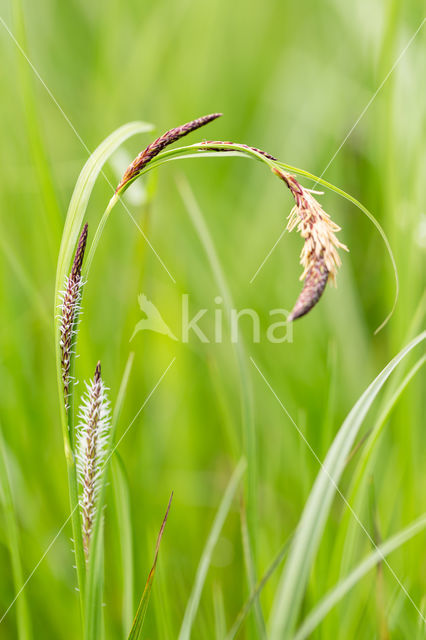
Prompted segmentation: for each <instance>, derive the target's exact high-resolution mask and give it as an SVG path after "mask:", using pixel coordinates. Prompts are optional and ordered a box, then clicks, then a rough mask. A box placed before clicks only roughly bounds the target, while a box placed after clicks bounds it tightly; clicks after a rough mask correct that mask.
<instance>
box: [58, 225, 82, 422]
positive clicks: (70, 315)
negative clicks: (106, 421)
mask: <svg viewBox="0 0 426 640" xmlns="http://www.w3.org/2000/svg"><path fill="white" fill-rule="evenodd" d="M87 232H88V225H87V223H86V224H85V225H84V227H83V229H82V231H81V234H80V238H79V240H78V244H77V249H76V252H75V255H74V260H73V263H72V267H71V273H70V274H69V276H66V277H65V283H64V289H63V291H61V292H60V294H59V299H60V315H59V319H60V322H59V331H60V337H59V346H60V353H61V375H62V385H63V393H64V403H65V409H66V410H68V397H69V393H70V380H71V378H70V367H71V355H72V350H73V346H74V337H75V335H76V330H77V329H76V322H77V319H78V315H79V312H80V310H81V307H80V303H81V289H82V286H83V282H82V279H81V267H82V265H83V258H84V252H85V249H86V244H87Z"/></svg>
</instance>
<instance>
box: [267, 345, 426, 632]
mask: <svg viewBox="0 0 426 640" xmlns="http://www.w3.org/2000/svg"><path fill="white" fill-rule="evenodd" d="M425 338H426V332H423V333H421V334H420V335H419V336H417V337H416V338H415V339H414V340H412V341H411V342H410V343H409V344H408V345H407V346H406V347H405V348H404V349H402V351H400V352H399V353H398V355H397V356H395V358H393V360H392V361H391V362H390V363H389V364H388V365H387V366H386V367H385V368H384V369H383V370H382V372H381V373H380V374H379V375H378V376H377V378H376V379H375V380H374V381H373V382H372V383H371V384H370V386H369V387H368V388H367V390H366V391H365V392H364V393H363V395H362V396H361V397H360V399H359V400H358V402H357V403H356V404H355V405H354V407H353V408H352V410H351V411H350V413H349V415H348V416H347V418H346V420H345V421H344V423H343V424H342V426H341V428H340V430H339V432H338V433H337V435H336V437H335V439H334V441H333V444H332V445H331V447H330V449H329V451H328V453H327V456H326V458H325V461H324V464H323V466H322V468H321V470H320V472H319V473H318V475H317V478H316V480H315V484H314V486H313V489H312V491H311V493H310V495H309V498H308V500H307V502H306V505H305V508H304V510H303V513H302V517H301V518H300V521H299V524H298V527H297V531H296V534H295V538H294V542H293V545H292V548H291V551H290V555H289V558H288V561H287V563H286V566H285V568H284V571H283V574H282V577H281V580H280V583H279V586H278V589H277V594H276V596H275V600H274V604H273V609H272V614H271V619H270V629H271V632H270V638H271V640H278V639H279V640H285V639H287V638H290V637H291V636H292V634H293V632H294V628H295V625H296V621H297V617H298V614H299V611H300V606H301V603H302V599H303V594H304V592H305V588H306V584H307V581H308V578H309V573H310V570H311V568H312V565H313V562H314V560H315V556H316V553H317V549H318V546H319V543H320V540H321V537H322V533H323V531H324V527H325V523H326V519H327V516H328V514H329V511H330V508H331V503H332V500H333V496H334V494H335V493H336V491H337V489H338V482H339V480H340V476H341V474H342V472H343V469H344V467H345V461H346V458H347V456H348V455H349V453H350V451H351V449H352V446H353V443H354V440H355V438H356V435H357V433H358V431H359V429H360V427H361V424H362V422H363V420H364V418H365V416H366V414H367V412H368V410H369V408H370V407H371V404H372V403H373V401H374V399H375V397H376V396H377V394H378V393H379V391H380V389H381V388H382V386H383V385H384V383H385V381H386V380H387V378H388V377H389V375H390V374H391V373H392V371H393V370H394V369H395V367H396V366H397V365H398V363H399V362H401V360H402V359H403V358H404V357H405V356H406V355H407V354H408V353H409V352H410V351H411V350H412V349H413V348H414V347H415V346H416V345H417V344H419V343H420V342H422V341H423V340H424V339H425Z"/></svg>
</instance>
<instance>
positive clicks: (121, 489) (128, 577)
mask: <svg viewBox="0 0 426 640" xmlns="http://www.w3.org/2000/svg"><path fill="white" fill-rule="evenodd" d="M111 475H112V488H113V494H114V503H115V512H116V515H117V531H118V539H119V544H120V553H121V563H120V564H121V574H122V576H123V598H122V614H121V616H122V624H123V634H124V635H125V634H126V633H127V631H128V629H130V627H131V624H132V620H133V611H134V607H133V602H134V595H133V537H132V516H131V509H130V491H129V483H128V480H127V475H126V471H125V468H124V464H123V461H122V460H121V458H120V456H119V455H118V453H117V452H115V454H114V456H113V459H112V466H111Z"/></svg>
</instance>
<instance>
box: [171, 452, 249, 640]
mask: <svg viewBox="0 0 426 640" xmlns="http://www.w3.org/2000/svg"><path fill="white" fill-rule="evenodd" d="M245 469H246V461H245V460H244V459H242V460H240V462H239V463H238V466H237V467H236V469H235V471H234V473H233V474H232V477H231V479H230V481H229V484H228V486H227V488H226V491H225V494H224V496H223V498H222V502H221V503H220V505H219V509H218V511H217V514H216V517H215V519H214V520H213V524H212V527H211V529H210V533H209V536H208V538H207V542H206V545H205V547H204V550H203V553H202V554H201V559H200V563H199V565H198V569H197V573H196V576H195V581H194V586H193V588H192V592H191V595H190V596H189V600H188V604H187V605H186V610H185V615H184V617H183V621H182V626H181V628H180V632H179V636H178V640H189V638H190V637H191V631H192V625H193V624H194V620H195V616H196V614H197V610H198V605H199V604H200V599H201V593H202V591H203V587H204V583H205V581H206V576H207V571H208V569H209V566H210V561H211V557H212V553H213V550H214V548H215V546H216V543H217V541H218V538H219V536H220V532H221V531H222V527H223V525H224V522H225V520H226V517H227V515H228V513H229V510H230V508H231V504H232V501H233V499H234V496H235V493H236V491H237V488H238V485H239V483H240V481H241V478H242V476H243V473H244V471H245Z"/></svg>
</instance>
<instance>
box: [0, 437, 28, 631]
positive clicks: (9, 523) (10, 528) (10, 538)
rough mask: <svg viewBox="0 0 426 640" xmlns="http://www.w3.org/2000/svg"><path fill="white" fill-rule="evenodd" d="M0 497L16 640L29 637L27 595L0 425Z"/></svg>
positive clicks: (17, 527)
mask: <svg viewBox="0 0 426 640" xmlns="http://www.w3.org/2000/svg"><path fill="white" fill-rule="evenodd" d="M0 498H1V501H2V503H3V509H4V516H5V522H6V532H7V544H8V547H9V553H10V559H11V564H12V577H13V586H14V587H15V591H16V593H17V594H18V593H19V597H18V599H17V600H16V624H17V627H18V636H17V637H18V640H30V639H31V636H32V634H31V626H30V617H29V613H28V604H27V596H26V593H25V590H22V591H21V589H22V587H23V584H24V580H23V571H22V563H21V552H20V548H19V547H20V543H19V539H20V536H19V526H18V522H17V519H16V513H15V508H14V504H13V497H12V488H11V483H10V475H9V469H8V465H7V455H6V447H5V444H4V440H3V432H2V430H1V427H0Z"/></svg>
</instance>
